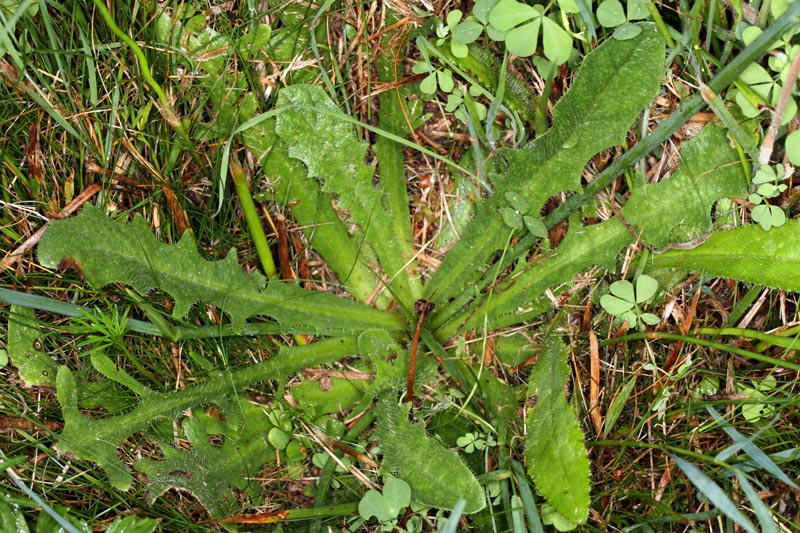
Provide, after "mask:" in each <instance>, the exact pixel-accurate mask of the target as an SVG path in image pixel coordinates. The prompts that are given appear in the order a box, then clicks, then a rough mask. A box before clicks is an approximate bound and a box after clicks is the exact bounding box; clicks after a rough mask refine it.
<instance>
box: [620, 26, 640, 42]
mask: <svg viewBox="0 0 800 533" xmlns="http://www.w3.org/2000/svg"><path fill="white" fill-rule="evenodd" d="M640 33H642V27H641V26H639V25H638V24H631V23H630V22H626V23H625V24H623V25H621V26H619V27H618V28H617V29H616V30H614V39H616V40H618V41H627V40H628V39H633V38H634V37H636V36H637V35H639V34H640Z"/></svg>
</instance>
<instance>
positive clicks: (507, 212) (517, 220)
mask: <svg viewBox="0 0 800 533" xmlns="http://www.w3.org/2000/svg"><path fill="white" fill-rule="evenodd" d="M500 215H501V216H502V217H503V222H504V223H505V225H506V226H508V227H509V228H512V229H515V230H521V229H522V228H523V227H525V224H524V223H523V221H522V215H520V214H519V212H518V211H517V210H516V209H512V208H510V207H504V208H503V209H501V210H500Z"/></svg>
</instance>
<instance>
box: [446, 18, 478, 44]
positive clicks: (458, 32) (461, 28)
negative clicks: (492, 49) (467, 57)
mask: <svg viewBox="0 0 800 533" xmlns="http://www.w3.org/2000/svg"><path fill="white" fill-rule="evenodd" d="M481 33H483V24H481V23H480V22H478V20H477V19H476V18H474V17H470V18H468V19H467V20H465V21H464V22H462V23H461V24H459V25H458V26H456V27H455V28H453V40H454V41H458V42H460V43H464V44H469V43H471V42H474V41H475V39H477V38H478V37H480V36H481Z"/></svg>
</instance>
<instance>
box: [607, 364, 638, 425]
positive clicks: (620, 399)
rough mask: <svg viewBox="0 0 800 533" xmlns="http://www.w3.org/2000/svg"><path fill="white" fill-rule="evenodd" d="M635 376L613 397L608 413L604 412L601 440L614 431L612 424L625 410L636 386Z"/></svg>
mask: <svg viewBox="0 0 800 533" xmlns="http://www.w3.org/2000/svg"><path fill="white" fill-rule="evenodd" d="M636 377H637V376H636V375H634V376H633V377H632V378H631V379H629V380H628V381H627V383H625V385H623V386H622V388H621V389H620V390H619V392H618V393H617V394H616V396H614V399H613V400H611V405H609V406H608V411H606V419H605V421H604V422H603V438H604V439H605V438H607V437H608V434H609V433H611V430H612V429H614V424H616V423H617V420H618V419H619V417H620V415H621V414H622V411H623V410H624V409H625V406H626V405H627V404H628V398H630V396H631V392H633V388H634V387H635V386H636Z"/></svg>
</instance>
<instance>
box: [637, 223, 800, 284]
mask: <svg viewBox="0 0 800 533" xmlns="http://www.w3.org/2000/svg"><path fill="white" fill-rule="evenodd" d="M798 242H800V220H790V221H788V222H787V223H786V224H784V225H783V226H780V227H777V228H772V229H770V230H769V231H764V230H763V229H761V226H757V225H750V226H743V227H740V228H736V229H730V230H725V231H718V232H716V233H714V234H713V235H711V237H709V238H708V240H706V241H705V242H704V243H703V244H701V245H699V246H697V247H696V248H693V249H691V250H670V251H668V252H664V253H663V254H654V255H652V256H651V257H650V260H649V261H648V265H649V266H653V267H656V268H663V267H666V268H669V267H672V268H680V269H690V270H696V271H699V272H703V273H705V274H707V275H710V276H718V277H724V278H734V279H738V280H742V281H749V282H752V283H758V284H760V285H766V286H768V287H772V288H775V289H782V290H785V291H794V292H798V291H800V278H798V276H797V271H798V268H800V247H798V245H797V243H798Z"/></svg>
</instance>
